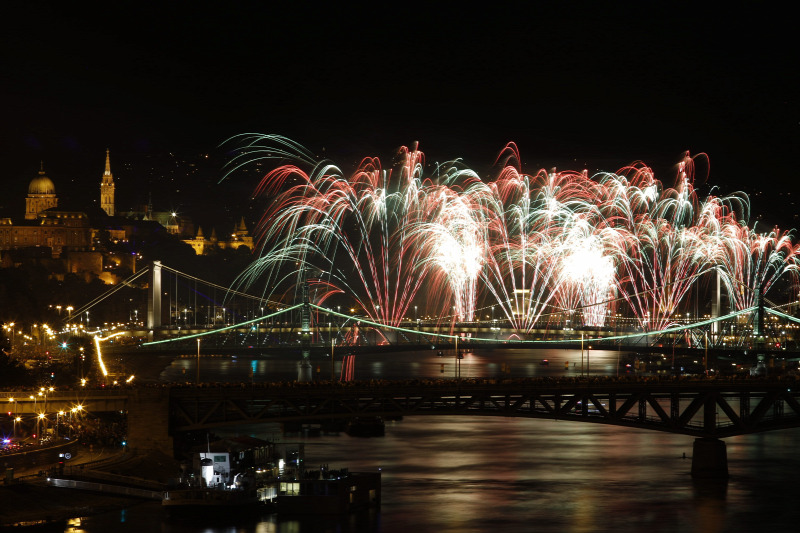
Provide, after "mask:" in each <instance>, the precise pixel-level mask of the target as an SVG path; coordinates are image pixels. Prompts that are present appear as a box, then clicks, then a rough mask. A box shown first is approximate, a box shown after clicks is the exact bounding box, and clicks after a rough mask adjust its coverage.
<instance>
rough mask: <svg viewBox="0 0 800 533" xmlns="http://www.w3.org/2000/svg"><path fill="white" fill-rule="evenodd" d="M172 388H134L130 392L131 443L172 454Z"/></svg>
mask: <svg viewBox="0 0 800 533" xmlns="http://www.w3.org/2000/svg"><path fill="white" fill-rule="evenodd" d="M169 413H170V412H169V388H135V389H130V392H129V393H128V435H127V438H128V446H129V448H130V449H131V450H135V451H137V452H146V451H151V450H158V451H160V452H162V453H165V454H167V455H169V456H170V457H172V456H173V454H174V453H175V451H174V449H173V448H174V447H173V441H172V435H170V433H169Z"/></svg>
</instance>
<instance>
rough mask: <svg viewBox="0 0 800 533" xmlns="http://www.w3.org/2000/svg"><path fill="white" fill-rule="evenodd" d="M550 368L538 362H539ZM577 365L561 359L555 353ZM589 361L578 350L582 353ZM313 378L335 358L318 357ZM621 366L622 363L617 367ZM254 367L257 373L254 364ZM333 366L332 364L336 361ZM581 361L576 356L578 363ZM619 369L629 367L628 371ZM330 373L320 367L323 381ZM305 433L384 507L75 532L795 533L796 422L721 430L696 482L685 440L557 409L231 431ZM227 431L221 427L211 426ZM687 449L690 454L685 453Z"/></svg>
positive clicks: (154, 513)
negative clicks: (382, 431) (721, 439)
mask: <svg viewBox="0 0 800 533" xmlns="http://www.w3.org/2000/svg"><path fill="white" fill-rule="evenodd" d="M444 355H445V357H442V358H439V357H438V356H437V355H436V352H435V351H434V352H433V353H416V354H402V355H393V356H392V357H391V359H389V358H388V356H387V358H386V359H381V358H377V357H374V356H373V357H369V356H364V357H361V358H360V360H359V361H356V370H355V372H356V377H360V378H369V377H372V378H387V379H392V378H399V377H437V376H438V377H445V378H446V377H449V376H451V375H452V374H453V372H454V360H453V361H451V360H448V361H446V362H444V364H445V372H444V373H442V372H441V364H443V363H442V360H443V359H449V357H448V356H447V354H446V353H445V354H444ZM617 356H618V354H617V353H616V352H602V353H600V352H597V353H596V352H594V351H592V353H591V357H590V365H589V368H588V371H589V372H591V373H592V374H604V375H612V374H614V373H616V371H617V368H619V366H618V365H617V364H616V360H617ZM545 358H546V359H548V360H549V365H546V366H545V365H542V364H541V360H542V359H545ZM565 360H569V361H570V362H571V365H572V361H575V360H577V361H578V368H577V369H576V368H574V367H573V368H570V369H569V370H565V369H564V361H565ZM194 363H195V360H194V359H192V358H185V359H178V360H176V361H174V362H173V364H172V365H170V367H168V368H167V369H165V371H164V372H163V373H162V375H161V378H162V379H164V380H176V379H178V380H179V379H181V378H185V376H187V375H188V376H194V375H195V371H196V367H194V366H193V365H194ZM584 363H585V361H584ZM313 364H314V371H315V372H316V367H317V366H319V367H321V368H320V372H319V375H323V372H324V371H325V369H327V374H328V376H329V375H330V359H328V360H327V361H325V360H320V361H314V362H313ZM462 364H463V366H462V376H464V377H467V376H469V375H472V376H492V375H512V376H522V375H548V374H560V375H563V374H565V373H566V374H568V375H573V373H580V352H579V351H563V350H560V351H557V350H549V351H537V352H533V353H532V352H531V351H528V350H519V351H517V352H513V351H511V350H509V351H505V352H502V353H498V352H497V351H495V352H484V353H474V354H469V355H467V356H465V359H464V360H463V361H462ZM623 368H624V367H623ZM251 369H254V371H253V375H252V378H251V376H250V370H251ZM338 369H339V367H338V364H337V365H336V366H335V371H338ZM200 370H201V379H203V380H204V381H206V380H207V381H222V380H223V379H228V380H231V381H246V380H248V379H254V380H259V381H261V380H266V381H271V380H280V379H292V374H293V373H294V372H295V371H296V362H294V361H284V360H281V359H280V358H276V359H274V360H273V359H257V360H250V359H242V358H239V359H237V360H233V359H229V358H213V359H210V358H203V359H202V360H201V369H200ZM586 370H587V368H586V367H585V366H584V371H586ZM623 371H624V370H623ZM328 376H325V377H326V378H327V377H328ZM227 431H228V432H227V435H240V434H247V435H252V436H255V437H259V438H262V439H273V438H278V439H282V440H283V441H284V442H290V443H296V442H304V443H305V444H306V462H307V464H308V465H309V466H310V467H314V466H315V465H316V464H328V465H330V467H331V468H339V467H347V468H349V469H350V470H353V471H374V470H378V469H380V471H381V472H382V481H383V483H382V490H383V498H382V506H381V508H380V510H378V511H375V510H372V511H368V512H367V511H365V512H362V513H359V514H353V515H350V516H346V517H343V518H340V519H312V518H303V519H298V518H280V519H279V518H277V517H275V516H267V517H264V518H263V519H261V520H256V521H245V522H242V521H239V520H238V519H237V517H233V516H231V517H221V520H220V521H219V522H215V523H185V522H173V521H170V520H168V519H166V518H165V516H164V515H163V513H162V510H161V509H160V505H159V504H151V503H147V504H141V505H136V506H132V507H130V508H128V509H125V510H123V511H116V512H113V513H107V514H104V515H98V516H93V517H88V518H85V519H83V520H81V521H80V524H77V523H75V524H72V525H71V526H70V528H71V529H70V530H71V531H86V532H107V531H115V532H122V531H161V532H163V533H172V532H175V533H183V532H196V531H202V532H208V533H216V532H220V533H222V532H226V533H227V532H237V533H238V532H242V533H244V532H258V533H279V532H280V533H284V532H285V533H310V532H318V531H331V532H366V531H370V532H372V531H374V532H383V533H395V532H398V533H399V532H402V533H411V532H413V533H423V532H453V533H456V532H458V533H461V532H486V531H493V532H494V531H496V532H528V531H539V532H575V533H578V532H594V531H614V532H636V531H648V532H661V531H663V532H681V531H698V532H750V531H772V532H780V531H797V530H798V527H800V526H798V524H800V508H799V507H798V505H797V504H796V496H795V491H796V480H797V478H798V475H800V454H798V453H797V443H798V442H800V429H793V430H784V431H775V432H770V433H765V434H758V435H746V436H740V437H733V438H728V439H725V442H726V443H727V450H728V461H729V470H730V474H731V476H730V479H729V480H728V481H726V482H705V483H698V482H695V481H693V479H692V478H691V476H690V475H689V472H690V468H691V452H692V442H693V438H691V437H687V436H683V435H673V434H669V433H660V432H655V431H648V430H637V429H630V428H621V427H613V426H605V425H600V424H589V423H580V422H564V421H552V420H532V419H524V418H498V417H457V416H452V417H450V416H447V417H434V416H427V417H426V416H419V417H406V418H404V419H403V420H400V421H392V422H387V424H386V435H385V436H384V437H378V438H357V437H350V436H348V435H345V434H341V435H320V436H302V435H299V436H298V435H286V436H282V435H281V434H280V431H279V428H277V427H276V426H274V425H262V426H247V427H240V428H233V429H230V430H227ZM217 433H218V434H220V435H225V434H226V433H223V432H221V431H218V432H217ZM684 454H685V455H686V457H685V458H684Z"/></svg>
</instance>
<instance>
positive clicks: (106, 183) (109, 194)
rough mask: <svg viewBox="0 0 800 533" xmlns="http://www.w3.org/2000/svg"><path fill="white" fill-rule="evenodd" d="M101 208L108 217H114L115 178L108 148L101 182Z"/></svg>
mask: <svg viewBox="0 0 800 533" xmlns="http://www.w3.org/2000/svg"><path fill="white" fill-rule="evenodd" d="M100 207H101V208H102V209H103V211H105V212H106V214H107V215H108V216H110V217H113V216H114V176H113V175H112V174H111V155H110V151H109V150H108V148H106V169H105V171H104V172H103V180H102V181H101V182H100Z"/></svg>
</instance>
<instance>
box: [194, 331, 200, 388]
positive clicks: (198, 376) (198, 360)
mask: <svg viewBox="0 0 800 533" xmlns="http://www.w3.org/2000/svg"><path fill="white" fill-rule="evenodd" d="M195 386H198V387H199V386H200V337H198V338H197V376H196V378H195Z"/></svg>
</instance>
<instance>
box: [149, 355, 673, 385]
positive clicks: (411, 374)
mask: <svg viewBox="0 0 800 533" xmlns="http://www.w3.org/2000/svg"><path fill="white" fill-rule="evenodd" d="M342 352H343V353H341V354H336V355H335V357H334V375H335V376H337V378H338V376H339V375H340V373H341V358H342V357H343V356H344V355H345V351H344V350H342ZM438 352H439V350H424V351H416V352H400V353H385V354H378V355H375V354H364V355H357V356H356V358H355V361H356V363H355V378H356V379H407V378H412V379H413V378H429V379H430V378H444V379H451V378H453V377H455V375H456V359H455V357H454V356H455V352H454V351H453V350H442V356H441V357H440V356H438ZM624 357H625V353H624V352H618V351H614V350H588V349H587V350H584V352H583V357H581V351H580V350H563V349H535V350H534V349H522V348H509V349H495V350H489V349H476V350H471V351H464V358H463V359H462V360H461V377H462V378H500V377H543V376H562V375H567V376H580V375H581V373H584V374H591V375H593V376H616V375H618V373H619V374H625V373H626V371H627V370H626V369H625V367H624V366H620V365H619V364H618V362H619V361H620V360H621V359H620V358H624ZM545 359H546V360H547V362H548V364H547V365H544V364H542V362H543V360H545ZM565 363H569V364H568V366H567V365H565ZM196 364H197V360H196V357H195V356H193V355H191V354H188V355H187V356H186V357H184V358H179V359H175V360H174V361H173V362H172V364H171V365H170V366H169V367H167V368H166V369H165V370H164V371H163V372H162V373H161V376H160V379H161V380H162V381H194V379H195V375H196V370H197V366H196ZM311 364H312V370H313V372H312V374H313V375H314V378H315V379H323V380H327V379H330V376H331V360H330V357H315V358H312V359H311ZM297 366H298V360H297V356H296V355H292V356H277V355H265V356H263V357H260V358H249V357H238V358H231V357H202V358H201V359H200V379H201V381H250V380H251V379H252V380H254V381H256V382H262V381H285V380H294V379H297ZM668 366H669V361H665V362H664V365H663V368H664V369H666V368H668Z"/></svg>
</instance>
